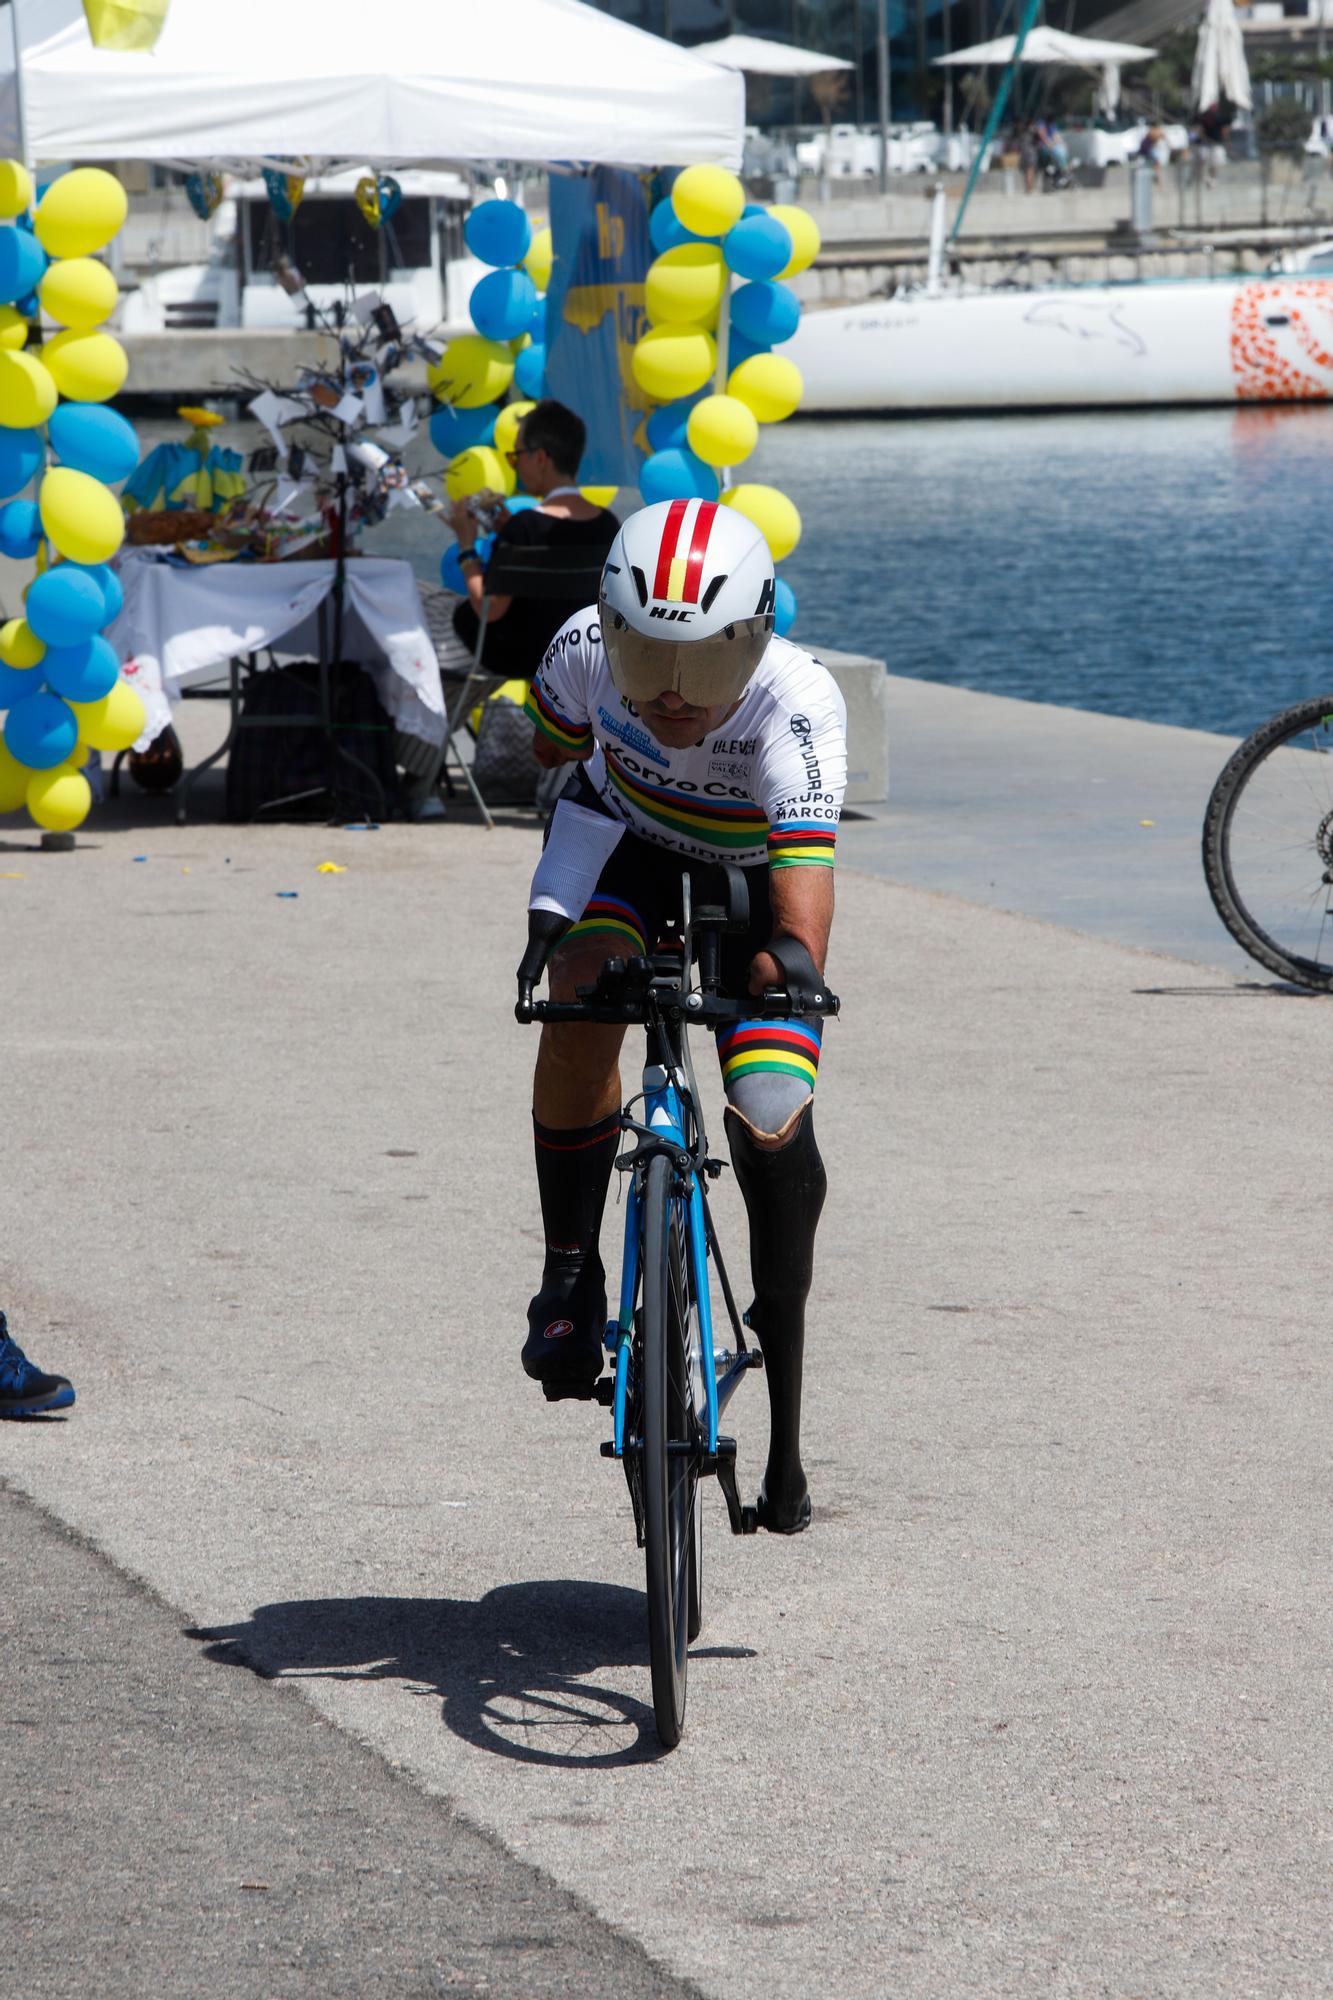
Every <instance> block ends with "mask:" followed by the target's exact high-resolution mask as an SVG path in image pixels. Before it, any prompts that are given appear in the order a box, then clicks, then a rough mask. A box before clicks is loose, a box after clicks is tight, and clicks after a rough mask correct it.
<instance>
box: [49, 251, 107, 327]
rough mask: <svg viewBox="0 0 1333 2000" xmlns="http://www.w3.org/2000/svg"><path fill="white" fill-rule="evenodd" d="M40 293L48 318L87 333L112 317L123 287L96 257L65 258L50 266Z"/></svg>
mask: <svg viewBox="0 0 1333 2000" xmlns="http://www.w3.org/2000/svg"><path fill="white" fill-rule="evenodd" d="M37 296H38V298H39V299H40V300H41V302H42V310H43V312H45V313H46V315H47V316H48V318H50V319H53V320H56V321H58V323H59V324H60V325H61V326H72V327H77V328H78V329H79V330H80V331H81V332H85V333H86V332H88V331H90V330H91V329H92V328H93V327H95V326H100V325H101V324H102V321H103V320H104V319H110V317H111V315H112V313H113V312H114V311H115V309H116V300H117V299H118V298H119V297H120V290H119V287H118V286H117V284H116V281H115V279H114V278H113V277H112V275H111V273H110V271H108V270H107V267H106V265H105V264H99V263H98V261H97V259H96V258H95V257H63V258H61V259H60V260H59V261H58V262H56V263H54V264H50V265H48V266H47V270H46V273H45V276H44V277H43V278H42V281H41V283H40V284H39V285H38V287H37Z"/></svg>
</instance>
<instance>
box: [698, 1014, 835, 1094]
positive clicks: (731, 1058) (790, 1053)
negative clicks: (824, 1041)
mask: <svg viewBox="0 0 1333 2000" xmlns="http://www.w3.org/2000/svg"><path fill="white" fill-rule="evenodd" d="M819 1036H820V1030H819V1026H818V1025H816V1026H813V1027H806V1026H805V1025H804V1024H803V1023H802V1024H801V1025H800V1026H798V1025H797V1024H796V1023H795V1022H794V1021H739V1022H738V1023H737V1024H736V1026H735V1027H734V1028H721V1029H719V1031H718V1037H717V1057H718V1061H719V1062H720V1063H721V1065H722V1081H723V1083H724V1085H725V1086H726V1087H727V1089H730V1088H731V1086H732V1084H733V1083H735V1082H736V1080H737V1078H738V1077H742V1076H752V1075H754V1074H755V1072H756V1071H763V1072H766V1073H767V1074H768V1075H776V1076H797V1077H800V1078H801V1079H802V1081H803V1082H805V1083H808V1084H809V1086H810V1088H811V1090H813V1089H814V1087H815V1077H816V1075H817V1073H818V1070H819Z"/></svg>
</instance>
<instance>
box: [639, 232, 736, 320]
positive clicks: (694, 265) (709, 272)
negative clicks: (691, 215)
mask: <svg viewBox="0 0 1333 2000" xmlns="http://www.w3.org/2000/svg"><path fill="white" fill-rule="evenodd" d="M726 284H727V263H726V259H725V257H724V256H723V255H722V252H721V251H720V250H719V249H718V247H717V245H716V244H715V243H680V244H677V246H676V248H675V249H674V250H666V251H663V253H662V255H661V256H660V257H656V258H654V259H653V262H652V263H651V264H650V265H649V266H648V275H647V277H646V279H645V280H644V286H643V302H644V307H645V310H646V311H647V314H648V318H649V321H650V323H651V324H652V325H653V326H702V325H704V324H705V323H706V322H708V321H713V320H715V319H716V317H717V309H718V306H719V304H720V303H721V300H722V294H723V292H724V290H725V289H726Z"/></svg>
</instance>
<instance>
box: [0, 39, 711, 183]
mask: <svg viewBox="0 0 1333 2000" xmlns="http://www.w3.org/2000/svg"><path fill="white" fill-rule="evenodd" d="M14 18H17V20H18V22H19V24H20V35H21V46H22V51H23V113H24V123H25V127H26V140H27V152H28V155H29V157H30V158H31V159H33V160H38V161H42V160H46V161H57V160H58V161H78V160H114V159H134V160H158V161H164V162H177V163H192V164H193V163H197V164H210V165H212V164H217V165H242V164H245V163H247V162H255V161H267V160H274V159H275V156H276V155H279V154H280V155H281V158H282V159H284V160H290V159H309V160H310V161H311V162H312V163H316V164H318V163H328V162H331V161H339V162H358V163H362V164H367V165H368V164H371V163H382V164H384V165H386V166H394V165H403V164H406V163H407V162H408V161H436V162H440V163H452V162H458V161H467V160H488V161H493V160H501V161H503V160H513V161H542V162H562V161H570V162H586V163H589V164H614V165H624V166H630V165H644V166H652V165H662V166H675V165H685V164H688V163H690V162H691V161H695V160H708V161H715V162H717V163H719V164H724V165H727V166H731V167H737V166H739V165H740V159H741V147H742V138H743V130H744V122H745V104H744V93H745V85H744V82H743V80H742V78H741V77H740V76H739V75H738V74H737V72H736V71H735V70H733V69H726V68H720V67H718V66H717V65H716V64H714V63H712V62H709V61H707V60H705V59H704V58H702V57H700V56H698V55H696V54H694V53H693V51H691V50H689V49H683V48H678V47H676V45H675V44H674V43H671V42H665V41H662V40H660V39H659V38H658V37H657V36H656V35H648V34H644V33H643V32H642V31H641V30H640V29H637V28H631V27H627V26H626V25H625V24H624V23H623V22H621V21H617V20H616V19H614V18H613V17H612V16H611V15H608V14H603V13H601V12H599V11H598V10H597V9H596V8H594V7H589V6H584V5H582V4H581V0H488V4H487V6H486V7H485V9H484V10H483V9H479V8H478V7H476V6H475V5H472V4H470V0H375V4H374V5H373V6H367V5H366V0H226V4H225V6H219V5H218V0H172V7H171V11H170V13H169V15H168V17H167V23H166V26H165V28H164V29H163V31H162V36H161V39H160V40H159V42H158V44H157V47H156V48H155V49H154V50H153V51H152V52H151V53H141V54H117V53H114V52H112V51H110V50H106V49H97V48H94V47H93V44H92V41H91V38H90V36H89V33H88V28H87V23H86V20H85V17H84V11H83V5H82V0H20V3H19V4H18V5H15V4H14V0H11V5H10V7H9V8H7V9H5V10H4V11H3V12H2V13H0V151H5V152H9V153H15V152H17V150H18V148H19V98H18V92H17V90H16V87H15V73H14V52H13V40H12V32H11V25H10V24H11V20H12V19H14Z"/></svg>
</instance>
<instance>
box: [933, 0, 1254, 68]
mask: <svg viewBox="0 0 1333 2000" xmlns="http://www.w3.org/2000/svg"><path fill="white" fill-rule="evenodd" d="M1214 4H1216V0H1214ZM1227 4H1228V5H1230V0H1227ZM1234 11H1235V10H1234V8H1233V9H1232V12H1233V13H1234ZM1017 40H1018V37H1017V35H1000V36H999V37H998V39H997V40H995V41H993V42H976V43H974V44H973V46H972V47H971V48H970V49H955V50H954V52H953V54H952V55H948V56H936V58H935V67H936V69H946V68H947V69H981V68H984V67H985V66H987V65H988V64H997V65H998V64H1008V63H1011V62H1012V61H1013V59H1014V45H1015V43H1016V42H1017ZM1156 54H1157V51H1156V49H1145V48H1140V47H1139V45H1138V43H1137V42H1101V41H1098V40H1097V39H1096V38H1095V37H1094V36H1090V35H1066V34H1064V33H1062V32H1061V30H1060V29H1059V28H1045V27H1039V28H1033V29H1032V30H1031V31H1030V32H1029V34H1028V36H1027V39H1026V40H1025V41H1024V43H1023V54H1022V57H1021V60H1022V61H1023V62H1025V63H1063V64H1064V65H1065V66H1066V67H1067V68H1070V69H1100V68H1101V67H1102V65H1103V63H1130V62H1148V61H1149V60H1150V59H1151V58H1152V57H1153V56H1155V55H1156Z"/></svg>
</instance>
